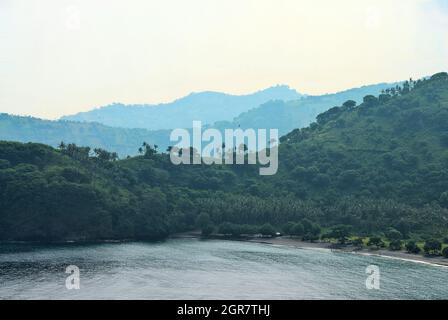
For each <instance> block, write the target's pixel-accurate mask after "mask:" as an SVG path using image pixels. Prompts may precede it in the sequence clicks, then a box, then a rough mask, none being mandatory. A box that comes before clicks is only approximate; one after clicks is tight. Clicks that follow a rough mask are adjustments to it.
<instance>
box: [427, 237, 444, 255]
mask: <svg viewBox="0 0 448 320" xmlns="http://www.w3.org/2000/svg"><path fill="white" fill-rule="evenodd" d="M423 250H424V251H425V253H426V254H429V255H439V254H440V250H442V243H441V242H440V241H438V240H435V239H431V240H428V241H426V242H425V245H424V246H423Z"/></svg>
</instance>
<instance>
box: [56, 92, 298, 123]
mask: <svg viewBox="0 0 448 320" xmlns="http://www.w3.org/2000/svg"><path fill="white" fill-rule="evenodd" d="M301 97H302V95H301V94H300V93H298V92H297V91H295V90H294V89H291V88H289V87H288V86H285V85H278V86H274V87H271V88H268V89H265V90H261V91H258V92H255V93H252V94H247V95H240V96H237V95H230V94H225V93H220V92H210V91H206V92H200V93H191V94H190V95H188V96H186V97H183V98H180V99H178V100H175V101H174V102H171V103H165V104H158V105H124V104H121V103H115V104H112V105H109V106H105V107H101V108H98V109H94V110H91V111H88V112H81V113H78V114H75V115H71V116H65V117H62V118H61V120H70V121H80V122H98V123H102V124H105V125H108V126H111V127H121V128H143V129H149V130H163V129H173V128H189V127H191V124H192V122H193V121H194V120H200V121H202V122H203V123H204V124H213V123H214V122H216V121H232V120H233V118H235V117H237V116H238V115H239V114H241V113H243V112H246V111H248V110H250V109H252V108H256V107H258V106H259V105H261V104H263V103H265V102H267V101H270V100H284V101H289V100H296V99H300V98H301Z"/></svg>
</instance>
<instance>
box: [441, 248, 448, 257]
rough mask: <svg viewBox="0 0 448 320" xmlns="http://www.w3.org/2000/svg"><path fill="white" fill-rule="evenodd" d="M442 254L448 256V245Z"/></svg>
mask: <svg viewBox="0 0 448 320" xmlns="http://www.w3.org/2000/svg"><path fill="white" fill-rule="evenodd" d="M442 256H443V257H444V258H448V247H445V248H443V250H442Z"/></svg>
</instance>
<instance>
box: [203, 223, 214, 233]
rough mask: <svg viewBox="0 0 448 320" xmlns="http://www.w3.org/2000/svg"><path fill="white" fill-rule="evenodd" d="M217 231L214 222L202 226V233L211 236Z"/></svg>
mask: <svg viewBox="0 0 448 320" xmlns="http://www.w3.org/2000/svg"><path fill="white" fill-rule="evenodd" d="M213 231H215V227H214V226H213V225H212V224H209V225H206V226H205V227H203V228H202V235H203V236H209V235H211V234H212V233H213Z"/></svg>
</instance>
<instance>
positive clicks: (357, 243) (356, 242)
mask: <svg viewBox="0 0 448 320" xmlns="http://www.w3.org/2000/svg"><path fill="white" fill-rule="evenodd" d="M352 245H353V246H355V247H357V248H362V247H363V246H364V241H363V239H362V238H359V237H357V238H354V239H353V240H352Z"/></svg>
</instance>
